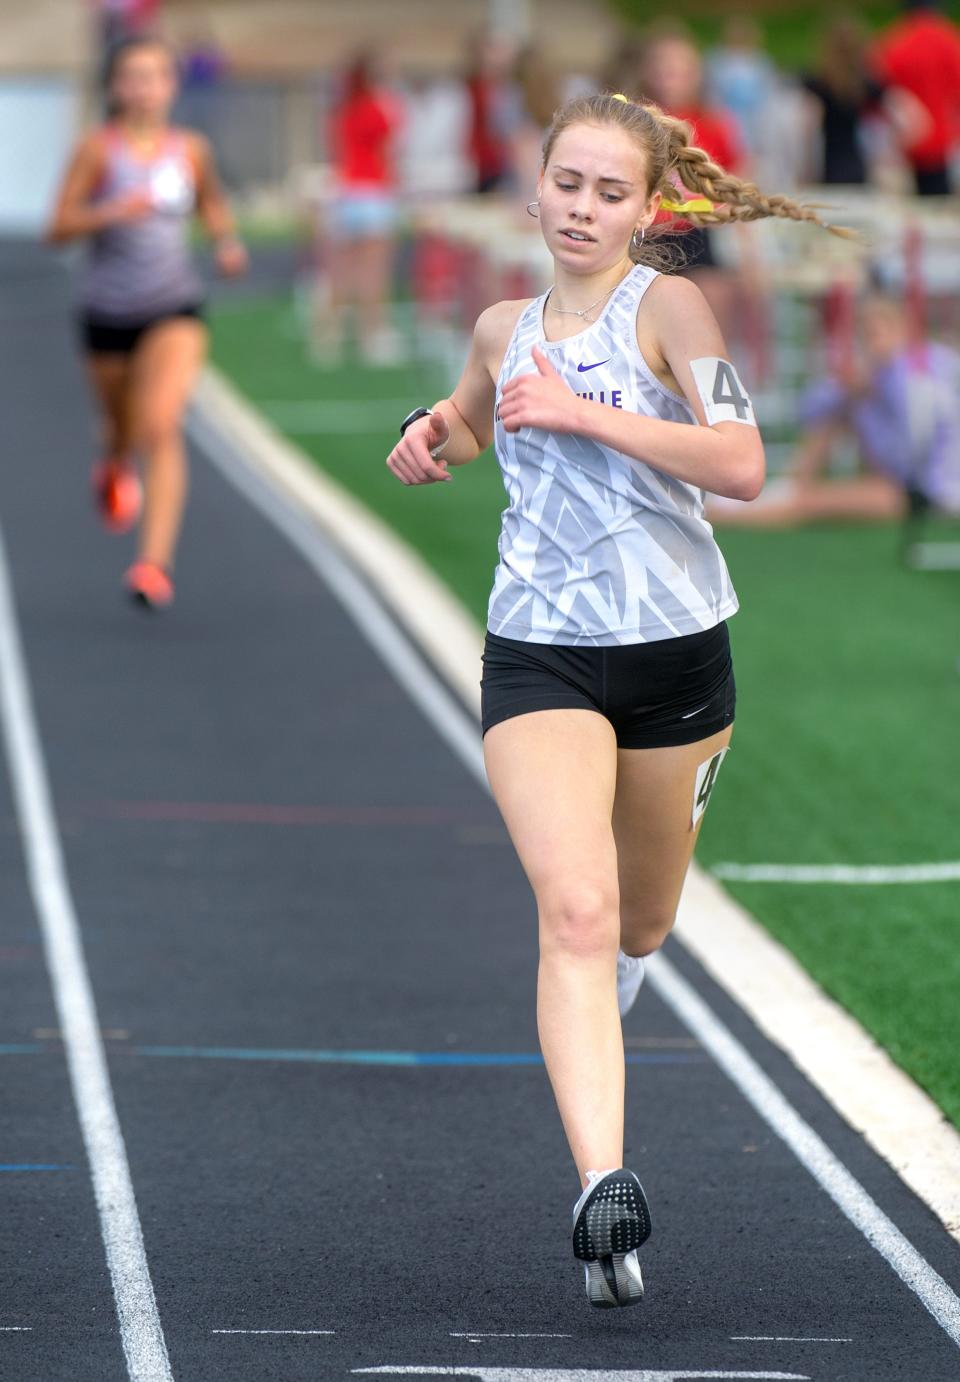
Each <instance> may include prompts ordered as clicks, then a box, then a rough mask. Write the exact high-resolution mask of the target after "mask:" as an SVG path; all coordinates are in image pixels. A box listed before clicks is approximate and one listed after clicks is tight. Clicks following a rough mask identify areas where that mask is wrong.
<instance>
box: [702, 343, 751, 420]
mask: <svg viewBox="0 0 960 1382" xmlns="http://www.w3.org/2000/svg"><path fill="white" fill-rule="evenodd" d="M690 368H691V370H692V371H693V382H694V383H695V384H696V386H697V393H698V394H699V395H700V402H701V403H702V404H703V411H704V413H705V414H706V417H707V422H708V423H709V424H710V426H711V427H712V426H713V424H714V423H715V422H745V423H746V424H747V425H748V426H749V427H756V425H757V419H756V417H755V416H754V412H753V404H752V403H751V402H750V396H749V394H748V393H747V391H746V389H745V388H744V387H743V385H742V384H741V382H740V376H739V374H737V371H736V369H735V368H734V367H733V365H732V364H731V363H730V361H729V360H721V359H720V357H719V356H717V355H703V356H701V357H700V359H699V360H691V361H690Z"/></svg>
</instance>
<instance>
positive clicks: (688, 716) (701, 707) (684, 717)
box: [680, 701, 710, 720]
mask: <svg viewBox="0 0 960 1382" xmlns="http://www.w3.org/2000/svg"><path fill="white" fill-rule="evenodd" d="M709 704H710V702H709V701H707V703H706V705H698V706H697V708H696V710H690V711H688V712H687V714H686V715H681V716H680V718H681V720H690V719H692V718H693V716H694V715H699V714H700V711H701V710H706V708H707V706H708V705H709Z"/></svg>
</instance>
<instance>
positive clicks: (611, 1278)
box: [584, 1252, 643, 1310]
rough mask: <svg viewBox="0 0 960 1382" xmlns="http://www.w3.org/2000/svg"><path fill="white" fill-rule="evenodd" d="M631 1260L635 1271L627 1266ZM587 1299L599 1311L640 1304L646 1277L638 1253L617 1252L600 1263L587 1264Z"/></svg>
mask: <svg viewBox="0 0 960 1382" xmlns="http://www.w3.org/2000/svg"><path fill="white" fill-rule="evenodd" d="M628 1259H632V1269H631V1268H630V1267H628V1265H627V1262H628ZM584 1267H585V1268H586V1277H587V1280H586V1285H587V1300H588V1301H589V1302H590V1304H591V1305H595V1306H596V1307H597V1308H598V1309H599V1310H616V1309H619V1308H621V1307H623V1306H625V1305H639V1304H640V1302H641V1301H642V1300H643V1278H642V1277H641V1275H640V1264H639V1262H638V1261H637V1254H636V1253H635V1252H632V1253H622V1252H615V1253H611V1254H610V1256H609V1257H601V1258H600V1259H599V1260H598V1261H597V1262H585V1263H584Z"/></svg>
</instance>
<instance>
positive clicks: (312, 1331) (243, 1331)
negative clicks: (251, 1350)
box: [210, 1329, 337, 1337]
mask: <svg viewBox="0 0 960 1382" xmlns="http://www.w3.org/2000/svg"><path fill="white" fill-rule="evenodd" d="M336 1332H337V1331H336V1330H335V1329H211V1331H210V1333H211V1334H308V1335H310V1336H311V1337H313V1336H314V1335H317V1334H336Z"/></svg>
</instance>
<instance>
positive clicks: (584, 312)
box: [547, 280, 623, 317]
mask: <svg viewBox="0 0 960 1382" xmlns="http://www.w3.org/2000/svg"><path fill="white" fill-rule="evenodd" d="M622 281H623V280H621V282H622ZM619 287H620V284H619V283H615V284H614V285H613V288H608V289H607V291H606V292H605V293H604V294H603V297H599V298H597V300H596V302H591V304H590V306H589V307H582V308H580V310H579V311H578V310H577V308H576V307H557V306H556V304H555V303H554V302H553V301H552V299H553V289H552V288H551V289H550V297H549V298H548V299H547V306H548V307H549V308H550V309H551V311H553V312H559V313H560V315H561V316H564V317H586V316H588V315H589V314H590V313H591V312H592V311H593V309H594V308H595V307H599V306H600V304H601V302H604V301H606V299H607V298H608V297H609V296H610V294H611V293H612V292H613V291H614V290H615V289H617V288H619Z"/></svg>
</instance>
